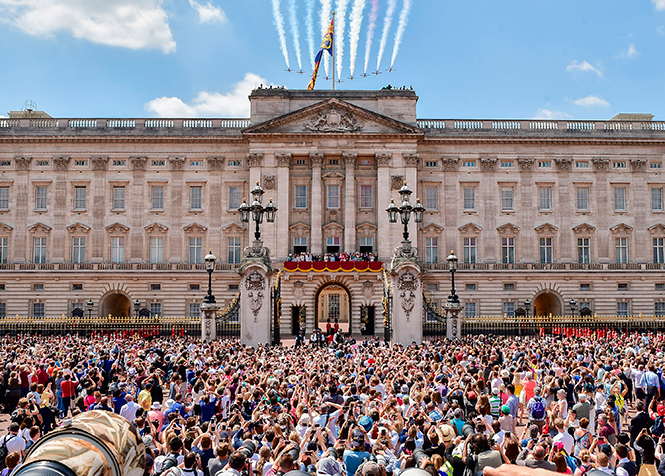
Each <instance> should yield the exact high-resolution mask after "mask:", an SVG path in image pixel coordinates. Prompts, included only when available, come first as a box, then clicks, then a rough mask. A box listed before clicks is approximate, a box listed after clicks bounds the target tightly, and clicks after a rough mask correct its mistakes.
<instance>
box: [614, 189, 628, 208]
mask: <svg viewBox="0 0 665 476" xmlns="http://www.w3.org/2000/svg"><path fill="white" fill-rule="evenodd" d="M614 210H615V211H618V212H623V211H626V189H625V188H624V187H617V188H615V189H614Z"/></svg>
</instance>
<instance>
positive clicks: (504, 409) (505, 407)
mask: <svg viewBox="0 0 665 476" xmlns="http://www.w3.org/2000/svg"><path fill="white" fill-rule="evenodd" d="M501 413H503V414H504V415H508V414H509V413H510V407H509V406H508V405H503V406H502V407H501Z"/></svg>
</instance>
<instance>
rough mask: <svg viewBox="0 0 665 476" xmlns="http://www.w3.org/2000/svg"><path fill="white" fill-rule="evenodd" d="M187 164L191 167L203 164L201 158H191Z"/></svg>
mask: <svg viewBox="0 0 665 476" xmlns="http://www.w3.org/2000/svg"><path fill="white" fill-rule="evenodd" d="M189 165H190V166H192V167H200V166H202V165H203V161H202V160H192V161H191V162H190V163H189Z"/></svg>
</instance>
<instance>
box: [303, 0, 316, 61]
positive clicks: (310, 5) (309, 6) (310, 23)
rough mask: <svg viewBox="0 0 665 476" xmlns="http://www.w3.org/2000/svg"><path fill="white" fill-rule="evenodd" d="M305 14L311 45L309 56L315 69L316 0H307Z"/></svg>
mask: <svg viewBox="0 0 665 476" xmlns="http://www.w3.org/2000/svg"><path fill="white" fill-rule="evenodd" d="M305 16H306V17H307V19H306V22H305V23H306V25H307V44H308V45H309V58H310V60H311V61H312V69H314V55H315V53H314V0H306V2H305Z"/></svg>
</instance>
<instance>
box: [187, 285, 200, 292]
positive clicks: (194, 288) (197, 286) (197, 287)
mask: <svg viewBox="0 0 665 476" xmlns="http://www.w3.org/2000/svg"><path fill="white" fill-rule="evenodd" d="M189 290H190V291H200V290H201V285H200V284H190V285H189Z"/></svg>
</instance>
